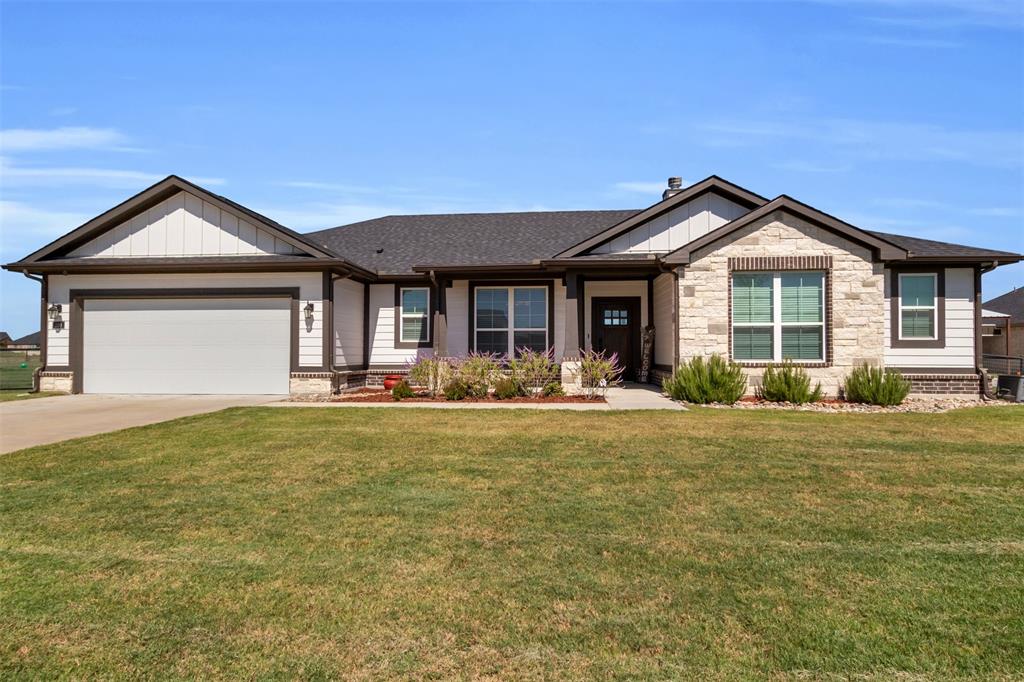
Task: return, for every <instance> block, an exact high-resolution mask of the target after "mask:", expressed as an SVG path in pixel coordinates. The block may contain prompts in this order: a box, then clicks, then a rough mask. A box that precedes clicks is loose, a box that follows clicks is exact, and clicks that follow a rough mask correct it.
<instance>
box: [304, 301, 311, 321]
mask: <svg viewBox="0 0 1024 682" xmlns="http://www.w3.org/2000/svg"><path fill="white" fill-rule="evenodd" d="M303 311H305V313H306V322H312V321H313V302H312V301H310V302H309V303H307V304H306V307H305V308H303Z"/></svg>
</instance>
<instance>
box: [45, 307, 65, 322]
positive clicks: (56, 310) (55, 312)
mask: <svg viewBox="0 0 1024 682" xmlns="http://www.w3.org/2000/svg"><path fill="white" fill-rule="evenodd" d="M62 309H63V308H61V305H60V303H54V304H53V305H51V306H50V307H49V308H47V310H46V312H47V313H48V314H49V316H50V319H51V320H56V319H57V318H58V317H60V311H61V310H62Z"/></svg>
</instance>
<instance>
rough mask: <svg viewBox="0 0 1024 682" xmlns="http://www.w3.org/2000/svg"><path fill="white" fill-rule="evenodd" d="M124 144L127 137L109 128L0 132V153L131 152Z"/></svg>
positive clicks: (63, 128)
mask: <svg viewBox="0 0 1024 682" xmlns="http://www.w3.org/2000/svg"><path fill="white" fill-rule="evenodd" d="M127 144H128V138H127V137H126V136H125V135H124V134H122V133H120V132H118V131H117V130H115V129H113V128H88V127H84V126H64V127H60V128H52V129H33V128H8V129H6V130H0V153H9V152H23V151H54V150H63V149H105V150H112V151H123V150H131V149H132V148H131V147H128V146H127Z"/></svg>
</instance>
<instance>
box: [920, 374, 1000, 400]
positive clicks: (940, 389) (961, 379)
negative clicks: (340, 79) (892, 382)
mask: <svg viewBox="0 0 1024 682" xmlns="http://www.w3.org/2000/svg"><path fill="white" fill-rule="evenodd" d="M903 378H904V379H906V380H907V381H909V382H910V393H911V395H915V394H916V395H972V396H976V395H979V394H980V393H981V377H980V376H979V375H977V374H904V375H903Z"/></svg>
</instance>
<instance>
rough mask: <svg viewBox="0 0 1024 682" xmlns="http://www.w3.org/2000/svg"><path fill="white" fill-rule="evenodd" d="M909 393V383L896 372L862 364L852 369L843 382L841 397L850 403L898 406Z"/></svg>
mask: <svg viewBox="0 0 1024 682" xmlns="http://www.w3.org/2000/svg"><path fill="white" fill-rule="evenodd" d="M908 393H910V382H909V381H907V380H906V379H904V378H903V375H902V374H900V373H899V372H897V371H896V370H884V369H882V368H881V367H876V366H872V365H869V364H867V363H864V364H863V365H860V366H859V367H854V368H853V371H852V372H850V374H849V376H847V377H846V381H845V382H843V397H845V398H846V399H847V400H849V401H850V402H851V403H868V404H870V405H884V406H886V407H888V406H890V405H899V404H900V403H902V402H903V400H904V399H905V398H906V397H907V394H908Z"/></svg>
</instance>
